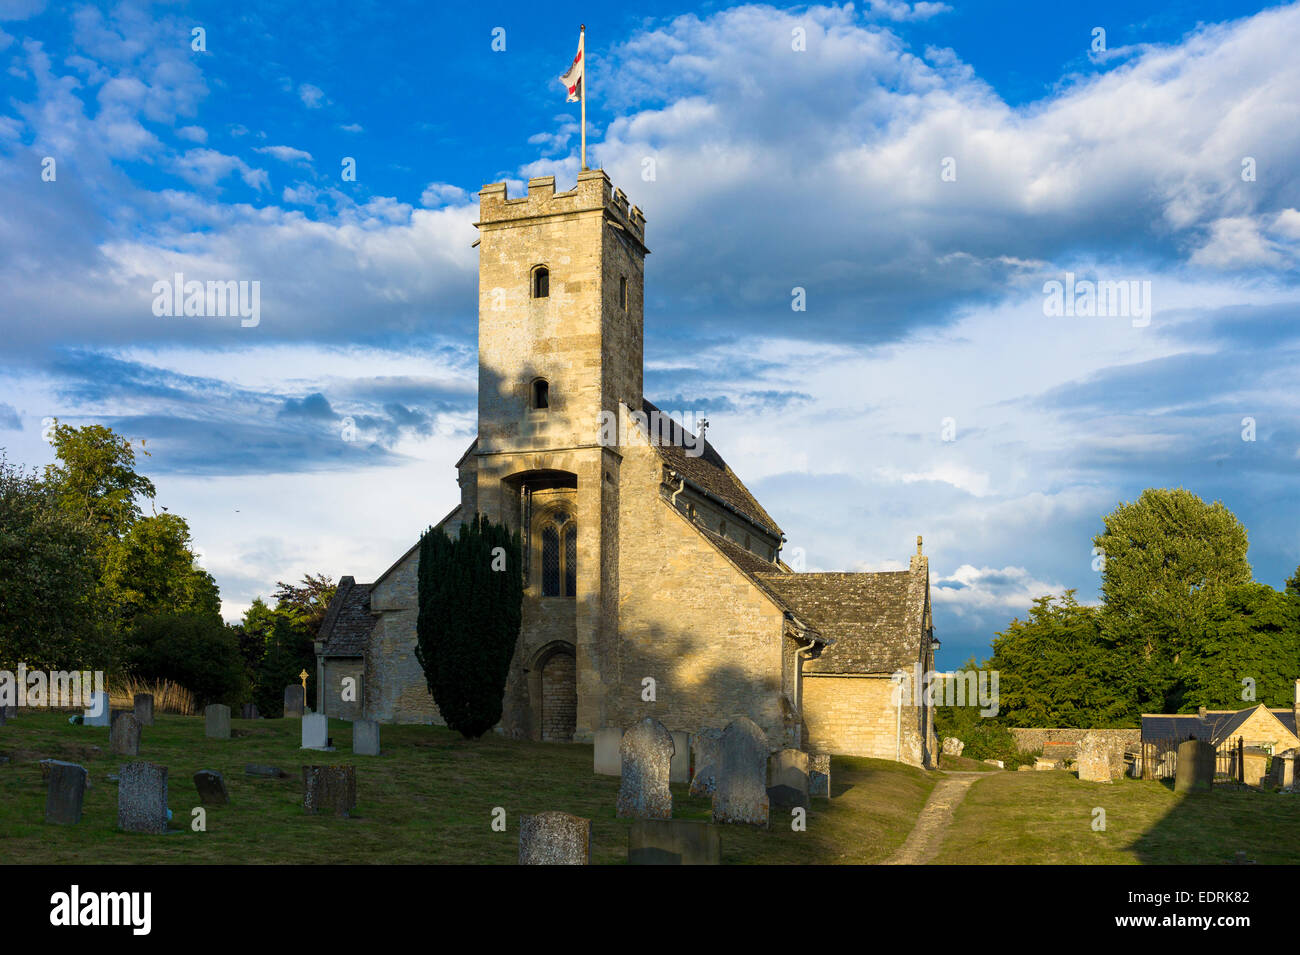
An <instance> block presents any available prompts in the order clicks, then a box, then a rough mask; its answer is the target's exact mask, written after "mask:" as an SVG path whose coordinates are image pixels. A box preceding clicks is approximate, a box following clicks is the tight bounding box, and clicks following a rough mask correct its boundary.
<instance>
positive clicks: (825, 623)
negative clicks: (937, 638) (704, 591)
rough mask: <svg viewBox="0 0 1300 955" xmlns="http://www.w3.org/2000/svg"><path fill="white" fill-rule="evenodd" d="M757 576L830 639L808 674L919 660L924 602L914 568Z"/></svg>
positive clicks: (889, 668) (883, 669) (890, 667)
mask: <svg viewBox="0 0 1300 955" xmlns="http://www.w3.org/2000/svg"><path fill="white" fill-rule="evenodd" d="M754 576H755V578H756V579H757V580H758V581H759V582H760V583H762V584H763V585H765V586H767V587H769V588H770V589H771V590H773V591H774V592H775V593H776V594H777V596H778V597H779V598H780V599H781V600H782V601H783V602H784V603H785V604H786V605H788V606H789V607H791V608H792V609H793V610H794V611H795V612H796V613H797V614H799V616H800V617H801V618H802V619H803V620H805V621H806V622H807V623H808V625H809V626H812V627H814V628H816V629H817V630H818V631H819V632H820V633H821V634H822V635H823V636H825V637H827V638H829V639H830V640H832V641H834V646H832V647H830V648H829V649H828V650H827V651H826V652H825V653H824V654H822V655H821V656H820V657H818V658H816V659H814V660H810V661H808V664H807V665H806V667H805V672H808V673H893V672H894V671H895V670H899V669H907V668H909V667H911V666H912V664H914V663H916V662H917V661H918V660H919V659H920V658H921V649H922V648H921V641H922V640H923V639H928V637H927V636H926V634H925V633H923V632H922V628H921V623H920V621H921V615H922V613H923V608H922V607H920V606H916V607H913V606H912V603H913V602H914V601H918V600H923V599H924V596H923V595H922V596H920V597H918V596H917V594H916V593H915V592H914V591H913V588H912V586H911V585H912V577H913V571H910V570H898V571H884V572H880V573H829V574H805V573H760V574H755V575H754Z"/></svg>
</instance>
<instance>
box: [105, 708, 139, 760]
mask: <svg viewBox="0 0 1300 955" xmlns="http://www.w3.org/2000/svg"><path fill="white" fill-rule="evenodd" d="M108 751H109V752H110V753H112V754H113V755H114V756H139V755H140V721H139V720H137V719H136V718H135V714H134V713H132V712H131V711H129V710H124V711H122V713H120V714H119V715H118V717H117V719H115V720H113V726H112V728H111V729H110V730H109V731H108Z"/></svg>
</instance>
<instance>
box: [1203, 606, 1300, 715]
mask: <svg viewBox="0 0 1300 955" xmlns="http://www.w3.org/2000/svg"><path fill="white" fill-rule="evenodd" d="M1183 669H1184V683H1185V685H1186V692H1185V700H1184V705H1183V709H1184V710H1189V711H1190V710H1192V709H1195V708H1196V707H1197V706H1207V707H1210V708H1216V709H1239V708H1240V707H1243V706H1249V705H1252V702H1257V703H1266V704H1268V705H1269V706H1275V707H1288V706H1290V705H1291V704H1292V702H1293V701H1294V692H1295V691H1294V686H1295V680H1296V678H1297V677H1298V676H1300V597H1298V596H1296V595H1292V594H1288V593H1279V592H1278V591H1276V590H1274V589H1273V588H1272V587H1269V586H1268V585H1266V584H1260V583H1254V582H1251V583H1248V584H1241V585H1239V586H1237V587H1233V588H1231V589H1230V590H1228V591H1227V592H1226V593H1225V594H1223V596H1222V597H1221V598H1220V599H1219V600H1218V601H1217V602H1216V603H1215V604H1214V606H1213V607H1211V608H1210V612H1209V614H1208V615H1207V617H1206V619H1205V622H1204V624H1203V625H1202V628H1201V630H1200V632H1199V633H1198V634H1197V635H1196V638H1195V639H1194V641H1193V643H1192V647H1191V648H1190V651H1189V652H1188V654H1187V655H1186V657H1185V659H1184V667H1183ZM1247 678H1248V679H1249V680H1251V681H1253V683H1252V684H1251V685H1252V686H1253V690H1254V694H1253V701H1252V699H1251V697H1250V696H1249V695H1245V694H1243V689H1244V688H1245V684H1243V683H1242V681H1243V679H1247Z"/></svg>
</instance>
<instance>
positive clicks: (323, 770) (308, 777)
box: [302, 766, 357, 816]
mask: <svg viewBox="0 0 1300 955" xmlns="http://www.w3.org/2000/svg"><path fill="white" fill-rule="evenodd" d="M302 789H303V793H302V807H303V809H305V810H306V811H307V812H310V813H320V812H332V813H334V814H335V815H338V816H346V815H349V814H350V813H351V812H352V810H353V809H355V808H357V770H356V767H354V766H304V767H303V768H302Z"/></svg>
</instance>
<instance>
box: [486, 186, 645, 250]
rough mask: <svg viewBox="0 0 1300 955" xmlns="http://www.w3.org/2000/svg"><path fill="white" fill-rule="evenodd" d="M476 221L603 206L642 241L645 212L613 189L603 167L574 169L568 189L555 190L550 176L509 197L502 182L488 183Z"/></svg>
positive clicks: (643, 239) (566, 213) (619, 191)
mask: <svg viewBox="0 0 1300 955" xmlns="http://www.w3.org/2000/svg"><path fill="white" fill-rule="evenodd" d="M478 198H479V221H478V222H477V223H475V224H476V225H479V226H483V225H491V224H492V223H496V222H506V221H514V220H518V219H531V218H539V217H543V216H559V215H573V214H575V213H580V212H592V211H594V210H597V209H605V210H607V211H608V212H610V213H611V217H612V218H613V219H614V221H615V222H617V223H618V224H619V225H621V226H622V227H623V228H625V229H627V230H628V231H629V232H630V233H631V234H632V235H634V236H635V237H636V238H637V240H638V241H640V242H642V243H644V242H645V215H644V214H643V213H642V212H641V210H640V209H638V208H637V207H636V206H634V205H631V204H630V203H629V202H628V199H627V195H626V194H625V193H624V192H623V190H622V189H615V188H614V187H613V185H612V184H611V183H610V181H609V177H608V176H607V175H605V171H604V170H603V169H587V170H584V171H582V172H580V173H578V183H577V185H576V186H575V187H574V188H572V189H570V190H569V191H568V192H556V191H555V177H554V176H538V177H536V178H534V179H529V180H528V192H527V194H526V195H523V196H520V197H518V198H515V199H511V198H510V197H509V195H508V194H507V190H506V184H505V183H504V182H493V183H488V184H487V185H485V186H484V187H483V188H482V189H480V190H479V194H478Z"/></svg>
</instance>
